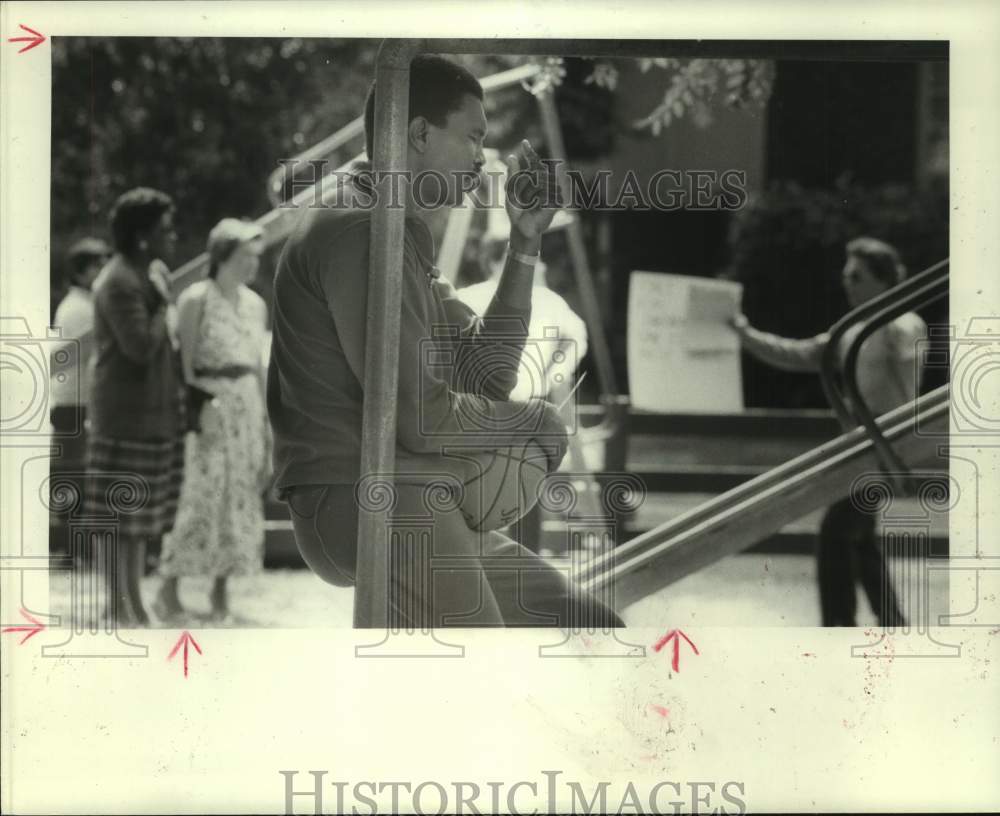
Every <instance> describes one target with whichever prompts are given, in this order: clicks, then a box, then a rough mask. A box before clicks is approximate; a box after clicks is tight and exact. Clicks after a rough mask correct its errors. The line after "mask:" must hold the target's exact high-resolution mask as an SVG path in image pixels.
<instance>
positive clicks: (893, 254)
mask: <svg viewBox="0 0 1000 816" xmlns="http://www.w3.org/2000/svg"><path fill="white" fill-rule="evenodd" d="M847 256H848V257H849V258H850V257H854V258H858V259H859V260H861V261H863V262H864V264H865V266H866V267H867V268H868V270H869V271H870V272H871V273H872V275H874V276H875V277H876V278H877V279H878V280H880V281H881V282H882V283H884V284H885V285H886V286H888V287H893V286H895V285H896V284H898V283H902V282H903V280H904V279H905V278H906V267H905V266H904V265H903V261H902V260H901V259H900V257H899V253H898V252H897V251H896V249H895V247H893V246H891V245H889V244H887V243H886V242H885V241H879V240H878V239H877V238H868V237H867V236H862V237H860V238H855V239H854V240H853V241H849V242H848V244H847Z"/></svg>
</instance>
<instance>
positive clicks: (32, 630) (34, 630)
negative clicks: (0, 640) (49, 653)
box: [3, 609, 45, 646]
mask: <svg viewBox="0 0 1000 816" xmlns="http://www.w3.org/2000/svg"><path fill="white" fill-rule="evenodd" d="M21 614H22V615H23V616H24V617H25V618H26V619H27V620H29V621H31V622H32V623H33V624H35V625H34V626H8V627H7V628H6V629H4V630H3V633H4V634H5V635H6V634H7V633H8V632H27V633H28V634H26V635H25V636H24V637H23V638H21V643H24V642H25V641H26V640H29V639H30V638H33V637H34V636H35V635H37V634H38V633H39V632H41V631H42V630H43V629H44V628H45V624H44V623H42V622H41V621H37V620H35V619H34V618H33V617H31V615H29V614H28V613H27V612H26V611H25V610H24V609H22V610H21ZM21 643H18V644H17V645H18V646H20V645H21Z"/></svg>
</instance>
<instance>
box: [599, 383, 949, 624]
mask: <svg viewBox="0 0 1000 816" xmlns="http://www.w3.org/2000/svg"><path fill="white" fill-rule="evenodd" d="M949 404H950V400H949V387H948V386H947V385H944V386H941V387H940V388H938V389H936V390H935V391H933V392H931V393H929V394H926V395H924V396H922V397H920V398H919V399H918V400H916V401H915V403H911V404H908V405H907V406H904V409H903V410H901V411H900V412H893V415H894V421H893V422H892V423H891V424H889V425H887V426H886V432H887V434H888V436H889V438H891V439H892V440H893V442H895V443H896V444H898V445H900V446H901V447H903V448H904V449H905V450H906V451H907V453H908V455H909V456H911V457H912V458H913V459H914V460H917V461H921V462H928V463H929V462H931V461H932V460H933V461H934V462H935V465H937V463H938V461H939V460H938V459H937V458H936V457H937V456H938V448H939V446H940V441H941V438H942V437H946V435H947V432H948V412H949ZM888 416H889V415H886V417H883V418H882V419H886V418H888ZM918 426H919V430H918ZM841 438H842V439H843V438H850V439H851V440H852V441H853V444H851V445H849V446H845V447H844V448H843V449H841V450H839V451H838V452H836V453H834V454H832V455H830V456H827V457H824V458H823V459H822V460H821V461H818V462H816V463H815V464H814V465H813V466H812V467H810V468H807V469H805V470H801V471H799V472H796V473H795V474H793V475H790V476H788V477H787V478H785V479H781V480H779V481H768V483H767V484H764V483H763V481H764V480H765V477H766V476H767V475H768V474H765V475H764V476H761V477H760V479H759V480H758V479H755V480H753V482H750V483H748V485H747V490H746V492H745V496H744V498H743V499H742V500H741V501H734V500H733V498H734V497H733V496H732V494H730V493H727V494H723V495H722V496H719V497H718V498H717V499H716V500H713V502H710V503H709V504H712V505H717V506H715V507H713V512H710V513H708V512H705V513H703V514H701V517H700V518H699V519H697V520H694V521H693V522H689V523H687V524H683V525H676V523H675V522H667V523H666V524H664V525H661V526H660V527H658V528H656V529H655V530H651V531H650V532H649V533H646V534H643V535H642V536H639V537H637V539H635V541H636V542H638V541H639V540H640V539H645V546H644V547H642V548H641V549H639V550H638V552H628V553H626V552H624V551H621V550H619V551H615V553H614V557H612V558H609V559H605V560H604V563H603V564H602V566H603V569H601V570H600V571H592V570H588V572H587V574H586V575H585V576H584V577H583V579H582V580H581V584H582V586H583V587H585V588H586V589H588V590H590V591H592V592H596V591H598V590H600V589H602V588H603V587H606V586H609V585H612V584H613V585H614V588H615V606H616V608H617V609H618V610H622V609H624V608H625V607H627V606H629V605H630V604H631V603H633V602H634V601H636V600H638V599H639V598H641V597H644V596H645V595H647V594H649V593H650V592H653V591H657V590H659V589H661V588H662V587H664V586H667V585H668V584H670V583H673V582H675V581H678V580H680V579H681V578H684V577H685V576H687V575H690V574H691V573H693V572H696V571H697V570H699V569H702V568H704V567H706V566H709V565H710V564H712V563H714V562H716V561H718V560H719V559H720V558H724V557H726V556H728V555H732V554H733V553H736V552H739V551H740V550H743V549H745V548H746V547H747V546H749V545H751V544H752V543H753V542H754V541H757V540H759V539H760V538H761V537H762V536H765V535H768V534H769V533H772V532H774V531H775V530H778V529H780V528H781V527H783V526H784V525H785V524H787V523H789V522H790V521H792V520H794V519H796V518H801V517H802V516H803V515H805V514H806V513H808V512H810V511H811V510H814V509H816V508H817V507H821V506H823V505H824V504H828V503H829V501H830V498H831V492H833V493H836V494H837V495H845V494H846V493H847V492H848V491H849V490H850V489H851V485H852V484H853V483H854V481H855V480H856V479H857V477H858V476H860V475H862V474H864V473H866V472H868V469H869V468H870V464H869V462H870V461H871V458H873V457H874V454H875V447H874V444H873V442H872V439H871V438H870V437H867V436H866V435H865V434H864V432H863V431H862V429H861V428H855V429H854V431H851V432H849V433H847V434H845V435H844V437H841ZM706 506H707V505H706ZM631 543H632V542H630V544H631ZM654 567H655V573H654V571H653V568H654Z"/></svg>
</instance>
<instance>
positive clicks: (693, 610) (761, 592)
mask: <svg viewBox="0 0 1000 816" xmlns="http://www.w3.org/2000/svg"><path fill="white" fill-rule="evenodd" d="M814 577H815V562H814V560H813V559H812V558H811V557H809V556H804V555H770V556H768V555H757V554H743V555H737V556H733V557H731V558H727V559H724V560H722V561H720V562H719V563H717V564H714V565H713V566H711V567H708V568H706V569H704V570H702V571H700V572H698V573H696V574H695V575H691V576H689V577H687V578H685V579H683V580H681V581H678V582H677V583H675V584H673V585H671V586H669V587H667V588H665V589H664V590H662V591H661V592H659V593H657V594H655V595H653V596H650V597H649V598H646V599H645V600H643V601H641V602H639V603H637V604H635V605H634V606H633V607H631V608H630V609H629V610H628V611H627V613H626V615H625V619H626V622H627V623H629V624H630V625H632V626H652V627H660V626H665V625H669V626H751V627H755V626H818V625H819V606H818V600H817V596H816V590H815V585H814ZM231 583H232V587H231V590H230V595H231V607H232V611H233V614H234V618H235V620H234V621H233V622H232V624H231V625H233V626H239V627H261V628H299V627H301V628H312V627H331V626H332V627H339V626H344V627H348V626H350V625H351V605H352V599H353V592H352V591H351V590H347V589H338V588H336V587H331V586H329V585H327V584H324V583H323V582H322V581H320V580H319V579H318V578H316V577H314V576H313V575H312V573H310V572H308V571H307V570H304V569H301V570H300V569H275V570H266V571H265V572H263V573H262V574H260V575H258V576H255V577H252V578H251V577H248V578H235V579H233V580H232V582H231ZM158 587H159V579H157V578H155V577H149V578H146V579H145V581H144V582H143V588H142V589H143V596H144V598H145V600H146V603H147V608H148V607H149V605H150V604H151V602H152V600H153V598H154V597H155V595H156V590H157V588H158ZM209 588H210V582H209V581H208V580H207V579H200V578H190V579H185V580H182V581H181V591H180V595H181V602H182V603H183V604H184V606H185V607H186V608H188V609H189V610H191V613H192V614H191V616H190V618H189V619H188V620H187V621H185V622H184V623H183V624H181V623H171V624H170V625H169V628H180V627H181V626H182V625H183V626H186V627H188V628H198V627H207V628H214V627H216V626H217V625H216V624H212V623H209V622H207V620H206V616H207V613H208V610H209V603H208V591H209ZM930 591H931V602H930V609H931V612H932V615H934V616H936V613H937V612H939V611H940V612H944V611H947V600H948V594H947V593H948V580H947V573H945V572H943V571H942V572H940V573H932V574H931V581H930ZM50 602H51V610H52V612H53V613H55V614H66V613H67V612H68V611H69V603H70V579H69V576H68V575H66V574H64V573H63V574H60V573H54V574H53V577H52V579H51V582H50ZM858 610H859V614H858V624H859V625H860V626H867V625H871V624H874V623H875V617H874V615H873V614H872V613H871V610H870V609H869V608H868V604H867V602H866V601H865V599H864V597H863V596H862V595H861V592H860V590H859V593H858ZM932 619H933V618H932Z"/></svg>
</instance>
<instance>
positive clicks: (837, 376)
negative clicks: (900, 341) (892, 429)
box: [821, 259, 949, 487]
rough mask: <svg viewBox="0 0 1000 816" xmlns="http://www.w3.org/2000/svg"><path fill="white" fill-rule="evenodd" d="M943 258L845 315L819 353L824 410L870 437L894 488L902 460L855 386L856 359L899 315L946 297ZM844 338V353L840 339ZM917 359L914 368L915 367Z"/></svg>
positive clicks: (946, 267)
mask: <svg viewBox="0 0 1000 816" xmlns="http://www.w3.org/2000/svg"><path fill="white" fill-rule="evenodd" d="M948 281H949V263H948V259H945V260H943V261H939V262H938V263H936V264H934V265H933V266H930V267H928V268H927V269H925V270H924V271H923V272H920V273H919V274H917V275H914V276H912V277H910V278H907V279H906V280H904V281H902V282H901V283H899V284H898V285H896V286H894V287H893V288H891V289H889V290H887V291H886V292H883V293H882V294H881V295H879V296H878V297H875V298H872V299H871V300H870V301H868V302H867V303H864V304H862V305H861V306H859V307H858V308H856V309H853V310H852V311H850V312H848V313H847V314H846V315H844V317H842V318H841V319H840V320H838V321H837V322H836V323H835V324H834V326H833V328H832V329H830V340H829V342H828V343H827V345H826V348H825V349H824V350H823V358H822V366H821V377H822V381H823V390H824V391H825V392H826V396H827V399H828V400H829V401H830V406H831V407H832V408H833V410H834V413H836V415H837V419H838V420H839V421H840V423H841V425H842V426H843V428H844V429H845V430H847V429H850V428H854V427H857V426H859V425H860V426H861V427H863V428H864V429H865V431H866V432H867V433H868V435H869V436H870V437H871V439H872V442H873V444H874V445H875V448H876V450H877V451H878V455H879V458H880V459H881V461H882V463H883V467H884V469H886V470H887V471H889V472H890V473H892V474H894V479H895V480H896V481H897V483H899V486H900V487H905V485H904V484H903V483H902V482H903V479H902V474H905V473H906V471H907V466H906V464H905V462H903V460H902V459H901V458H900V456H899V454H898V453H897V452H896V451H895V450H894V449H893V447H892V445H890V444H889V442H888V440H886V438H885V435H884V434H883V433H882V430H881V428H880V427H879V425H878V423H877V422H876V418H875V415H874V413H873V412H872V410H871V408H870V407H869V406H868V403H867V401H866V400H865V399H864V396H863V395H862V394H861V390H860V388H859V386H858V375H857V368H858V365H857V363H858V355H859V354H860V352H861V347H862V345H863V344H864V342H865V341H866V340H867V339H868V338H869V337H871V336H872V335H873V334H874V333H875V332H877V331H878V330H879V329H881V328H883V327H884V326H886V325H887V324H888V323H889V322H890V321H892V320H895V319H896V318H897V317H899V316H900V315H902V314H905V313H906V312H909V311H911V310H913V309H919V308H922V307H924V306H929V305H930V304H932V303H936V302H937V301H939V300H942V299H943V298H945V297H947V295H948ZM849 334H850V335H851V336H850V342H849V343H848V345H847V348H846V349H842V344H843V342H844V340H845V338H847V337H848V335H849ZM919 364H920V361H919V360H917V361H916V362H915V365H919Z"/></svg>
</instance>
